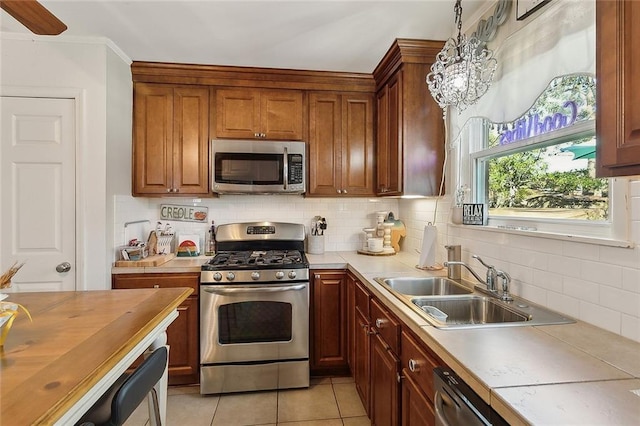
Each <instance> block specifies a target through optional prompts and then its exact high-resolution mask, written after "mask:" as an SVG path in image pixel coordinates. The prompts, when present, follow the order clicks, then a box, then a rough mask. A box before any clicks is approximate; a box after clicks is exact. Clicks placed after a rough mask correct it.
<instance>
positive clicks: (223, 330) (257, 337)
mask: <svg viewBox="0 0 640 426" xmlns="http://www.w3.org/2000/svg"><path fill="white" fill-rule="evenodd" d="M291 317H292V306H291V303H285V302H267V301H252V302H238V303H230V304H228V305H222V306H220V307H219V308H218V330H219V336H218V339H219V342H220V344H223V345H225V344H233V343H260V342H288V341H291Z"/></svg>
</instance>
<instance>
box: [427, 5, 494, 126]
mask: <svg viewBox="0 0 640 426" xmlns="http://www.w3.org/2000/svg"><path fill="white" fill-rule="evenodd" d="M454 12H455V19H456V20H455V22H456V24H457V26H458V36H457V38H456V39H453V38H450V39H449V40H447V42H446V43H445V45H444V47H443V48H442V50H441V51H440V53H438V54H437V55H436V62H435V63H434V64H433V65H431V72H430V73H429V74H428V75H427V85H428V86H429V90H430V91H431V95H432V96H433V98H434V99H435V101H436V102H437V103H438V105H439V106H440V108H442V109H443V110H444V113H443V115H444V114H446V110H447V108H448V107H449V106H455V107H456V108H457V109H458V112H459V113H460V112H462V111H464V110H465V109H466V108H467V107H468V106H470V105H473V104H475V103H476V102H477V101H478V99H480V98H481V97H482V95H484V94H485V93H486V92H487V90H488V89H489V86H491V80H492V79H493V74H494V72H495V70H496V66H497V61H496V60H495V58H493V52H492V51H490V50H487V49H485V48H483V47H482V42H481V41H480V40H478V39H477V38H476V37H470V38H468V39H467V36H466V35H463V34H462V5H461V0H456V4H455V7H454Z"/></svg>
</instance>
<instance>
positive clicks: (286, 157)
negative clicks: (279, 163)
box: [283, 146, 289, 190]
mask: <svg viewBox="0 0 640 426" xmlns="http://www.w3.org/2000/svg"><path fill="white" fill-rule="evenodd" d="M283 172H284V189H285V190H286V189H287V184H288V182H289V152H288V150H287V147H286V146H285V147H284V167H283Z"/></svg>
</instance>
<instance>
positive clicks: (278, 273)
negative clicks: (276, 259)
mask: <svg viewBox="0 0 640 426" xmlns="http://www.w3.org/2000/svg"><path fill="white" fill-rule="evenodd" d="M276 278H277V279H279V280H281V279H283V278H284V272H282V271H278V272H276Z"/></svg>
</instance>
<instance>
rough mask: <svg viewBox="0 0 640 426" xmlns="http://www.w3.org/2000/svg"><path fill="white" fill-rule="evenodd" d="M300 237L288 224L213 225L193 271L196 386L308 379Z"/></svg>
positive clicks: (224, 389)
mask: <svg viewBox="0 0 640 426" xmlns="http://www.w3.org/2000/svg"><path fill="white" fill-rule="evenodd" d="M304 237H305V231H304V225H300V224H293V223H282V222H251V223H235V224H226V225H220V226H218V230H217V238H218V252H217V254H216V255H215V257H213V258H212V259H211V260H210V261H209V262H207V263H206V264H204V265H203V266H202V271H201V277H200V283H201V293H200V393H202V394H210V393H228V392H244V391H255V390H266V389H287V388H300V387H308V386H309V263H308V262H307V258H306V257H305V254H304Z"/></svg>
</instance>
